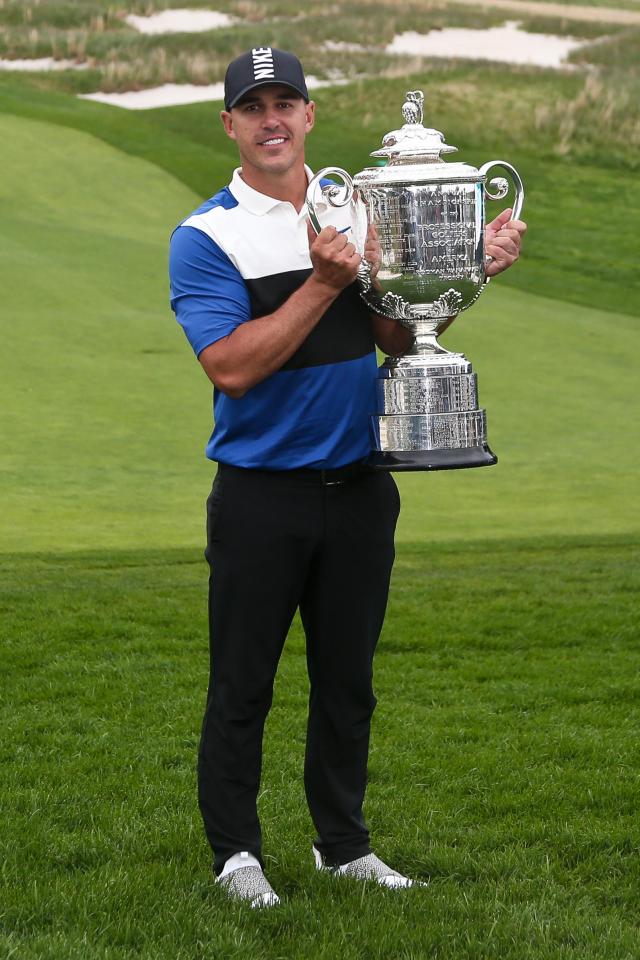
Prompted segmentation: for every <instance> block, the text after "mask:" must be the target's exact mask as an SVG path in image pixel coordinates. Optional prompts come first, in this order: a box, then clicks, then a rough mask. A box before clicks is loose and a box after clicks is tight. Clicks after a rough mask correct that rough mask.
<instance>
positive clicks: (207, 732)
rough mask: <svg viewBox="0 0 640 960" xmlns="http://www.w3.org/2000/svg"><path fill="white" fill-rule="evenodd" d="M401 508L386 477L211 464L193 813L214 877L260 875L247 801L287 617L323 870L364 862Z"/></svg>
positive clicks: (251, 797)
mask: <svg viewBox="0 0 640 960" xmlns="http://www.w3.org/2000/svg"><path fill="white" fill-rule="evenodd" d="M399 508H400V499H399V496H398V491H397V488H396V485H395V482H394V480H393V478H392V477H391V475H390V474H388V473H371V472H362V473H361V474H359V475H358V476H356V477H355V478H352V479H350V480H349V481H347V482H344V483H340V484H336V485H329V486H325V485H323V484H322V483H321V482H320V479H319V474H317V473H315V472H314V473H311V472H309V473H308V474H307V473H306V472H300V471H292V472H270V471H260V470H244V469H240V468H236V467H229V466H225V465H221V466H220V467H219V470H218V473H217V476H216V478H215V480H214V483H213V488H212V491H211V495H210V496H209V499H208V501H207V551H206V555H207V560H208V561H209V564H210V568H211V575H210V581H209V625H210V654H211V661H210V665H211V672H210V681H209V690H208V695H207V705H206V711H205V716H204V721H203V726H202V736H201V742H200V750H199V759H198V783H199V801H200V809H201V812H202V817H203V820H204V825H205V830H206V833H207V838H208V840H209V842H210V844H211V847H212V849H213V851H214V854H215V862H214V868H215V870H216V872H220V870H221V869H222V866H223V864H224V862H225V860H226V859H227V858H228V857H230V856H231V855H232V854H234V853H237V852H238V851H240V850H248V851H250V852H251V853H252V854H254V856H256V857H257V858H258V860H260V862H262V858H261V831H260V822H259V819H258V813H257V807H256V801H257V796H258V789H259V785H260V773H261V761H262V734H263V729H264V723H265V720H266V717H267V714H268V712H269V708H270V706H271V700H272V690H273V681H274V677H275V673H276V669H277V666H278V661H279V658H280V655H281V652H282V647H283V644H284V641H285V638H286V635H287V632H288V630H289V627H290V625H291V621H292V619H293V616H294V614H295V611H296V609H297V608H298V607H299V608H300V614H301V618H302V622H303V625H304V630H305V634H306V640H307V666H308V673H309V682H310V695H309V718H308V727H307V742H306V755H305V770H304V783H305V791H306V796H307V801H308V804H309V810H310V812H311V816H312V819H313V822H314V824H315V827H316V830H317V831H318V840H317V841H316V844H317V846H318V847H319V849H320V851H321V853H322V854H323V856H324V857H325V858H326V861H327V862H328V863H331V864H340V863H346V862H348V861H350V860H353V859H355V858H357V857H360V856H363V855H365V854H366V853H369V852H370V847H369V833H368V830H367V827H366V825H365V822H364V818H363V814H362V803H363V800H364V793H365V787H366V778H367V756H368V750H369V728H370V722H371V716H372V714H373V710H374V707H375V703H376V700H375V697H374V694H373V689H372V673H373V670H372V661H373V654H374V650H375V646H376V642H377V640H378V636H379V633H380V630H381V628H382V623H383V620H384V614H385V609H386V603H387V595H388V588H389V578H390V575H391V568H392V565H393V558H394V546H393V537H394V532H395V526H396V521H397V518H398V512H399Z"/></svg>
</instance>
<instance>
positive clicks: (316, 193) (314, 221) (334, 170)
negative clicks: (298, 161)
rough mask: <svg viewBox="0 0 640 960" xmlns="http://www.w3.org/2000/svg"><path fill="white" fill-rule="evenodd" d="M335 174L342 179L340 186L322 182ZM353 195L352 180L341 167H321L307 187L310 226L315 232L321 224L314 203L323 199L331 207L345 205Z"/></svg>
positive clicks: (320, 227) (317, 231) (319, 229)
mask: <svg viewBox="0 0 640 960" xmlns="http://www.w3.org/2000/svg"><path fill="white" fill-rule="evenodd" d="M332 176H337V177H339V178H340V179H341V180H342V186H341V187H339V186H337V184H335V183H324V184H323V183H322V181H323V180H326V178H327V177H332ZM352 197H353V180H352V179H351V177H350V176H349V174H348V173H347V171H346V170H343V169H342V167H323V168H322V170H320V171H319V172H318V173H316V175H315V177H314V178H313V179H312V180H310V181H309V186H308V187H307V211H308V213H309V220H310V221H311V226H312V227H313V229H314V230H315V232H316V233H320V231H321V230H322V225H321V224H320V221H319V219H318V215H317V213H316V209H315V205H316V204H317V203H318V202H319V201H321V200H323V201H324V202H325V203H329V204H330V205H331V206H332V207H346V205H347V204H348V203H350V202H351V198H352Z"/></svg>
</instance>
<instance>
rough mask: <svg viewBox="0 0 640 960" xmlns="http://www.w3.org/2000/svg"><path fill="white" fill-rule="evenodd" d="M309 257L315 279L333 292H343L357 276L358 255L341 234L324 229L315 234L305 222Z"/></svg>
mask: <svg viewBox="0 0 640 960" xmlns="http://www.w3.org/2000/svg"><path fill="white" fill-rule="evenodd" d="M307 233H308V235H309V256H310V257H311V263H312V264H313V273H314V275H315V278H316V279H317V280H319V281H320V282H321V283H324V284H326V285H327V286H329V287H332V288H333V289H334V290H344V288H345V287H348V286H349V284H350V283H353V281H354V280H355V279H356V277H357V275H358V267H359V266H360V255H359V253H358V252H357V251H356V248H355V247H354V245H353V244H352V243H350V242H349V241H348V240H347V238H346V236H345V235H344V234H343V233H339V232H338V231H337V230H336V228H335V227H325V228H324V229H323V230H321V231H320V233H318V234H316V232H315V230H314V229H313V227H312V226H311V224H310V223H309V222H307Z"/></svg>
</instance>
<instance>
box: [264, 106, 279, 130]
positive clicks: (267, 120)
mask: <svg viewBox="0 0 640 960" xmlns="http://www.w3.org/2000/svg"><path fill="white" fill-rule="evenodd" d="M279 123H280V117H279V116H278V112H277V110H275V109H269V110H265V112H264V114H263V117H262V125H263V126H264V127H268V128H269V129H270V130H271V129H272V128H273V127H277V126H278V124H279Z"/></svg>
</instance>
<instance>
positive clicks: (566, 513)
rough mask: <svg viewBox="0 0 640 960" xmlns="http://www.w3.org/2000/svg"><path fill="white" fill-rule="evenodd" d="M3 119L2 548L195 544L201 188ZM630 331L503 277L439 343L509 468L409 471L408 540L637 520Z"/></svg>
mask: <svg viewBox="0 0 640 960" xmlns="http://www.w3.org/2000/svg"><path fill="white" fill-rule="evenodd" d="M0 128H1V129H2V132H3V138H4V142H5V158H6V166H5V178H4V183H3V189H4V191H5V196H4V217H5V225H6V231H5V235H4V238H3V240H2V264H3V270H4V271H5V272H6V276H7V281H6V282H5V299H4V308H5V316H6V317H7V319H8V320H9V321H10V322H9V323H8V324H7V327H6V331H5V339H4V343H5V350H6V351H7V355H8V356H9V357H10V358H11V364H10V365H9V367H8V369H7V370H6V373H5V377H4V378H3V382H2V385H1V386H0V399H1V401H2V406H1V409H2V413H1V414H0V418H1V420H2V431H3V437H4V451H3V453H4V456H3V463H2V469H1V471H0V489H1V492H2V498H3V503H4V505H5V509H6V511H7V517H8V518H9V523H7V524H5V528H4V530H3V534H2V548H3V549H5V550H44V549H52V550H57V549H65V550H74V549H83V548H91V547H101V546H108V547H112V548H113V547H118V546H131V547H133V546H135V545H138V544H140V543H144V544H146V545H147V546H149V547H151V546H155V547H161V546H165V545H173V546H179V545H184V544H193V545H197V544H200V542H201V539H202V502H203V499H204V497H205V495H206V490H207V487H208V485H209V482H210V475H211V473H212V468H211V465H210V464H208V463H207V461H206V460H205V458H204V456H203V454H202V450H203V447H204V444H205V441H206V439H207V437H208V434H209V432H210V426H211V424H210V402H211V401H210V389H209V385H208V381H207V380H206V378H205V377H204V375H203V374H202V373H201V371H200V369H199V367H198V365H197V364H196V361H195V360H194V358H193V357H192V355H191V353H190V350H189V348H188V346H187V344H186V342H185V341H184V338H183V335H182V333H181V331H180V330H179V328H178V326H177V324H176V323H175V320H174V318H173V315H172V314H171V312H170V310H169V307H168V289H167V280H166V275H165V270H166V245H167V238H168V235H169V232H170V230H171V228H172V226H173V225H174V224H175V223H176V222H178V220H179V219H180V218H181V217H182V216H183V215H185V214H186V213H188V212H189V210H190V209H192V208H193V206H195V205H196V203H197V198H196V197H195V196H194V195H192V194H191V193H190V192H189V191H188V190H187V189H186V188H185V187H183V186H182V185H180V184H179V183H178V182H176V181H175V180H173V179H172V178H170V177H168V176H167V175H166V174H164V173H163V172H162V171H160V170H159V169H158V168H157V167H155V166H152V165H150V164H149V163H147V162H143V161H142V160H139V159H134V158H131V157H127V156H125V155H124V154H122V153H121V152H118V151H116V150H114V149H113V148H110V147H107V146H105V145H104V144H102V143H100V142H99V141H98V140H95V139H94V138H91V137H89V136H87V135H86V134H81V133H76V132H72V131H70V130H65V129H63V128H61V127H57V126H54V125H47V124H42V123H36V122H33V121H27V120H24V119H18V118H14V117H9V116H5V117H2V118H1V119H0ZM26 158H29V160H28V163H29V168H30V172H29V177H28V179H26V180H25V179H24V177H23V170H24V165H25V163H26V162H27V160H26ZM581 173H582V174H583V176H584V182H586V181H587V180H588V179H589V176H588V174H584V171H581ZM596 173H597V171H596ZM606 182H608V180H607V181H606ZM533 207H534V211H533V219H534V222H535V218H536V211H535V204H534V205H533ZM576 215H577V216H580V215H582V216H584V211H579V210H578V209H577V214H576ZM566 229H567V227H566V225H563V224H560V225H559V227H558V234H559V235H562V231H563V230H566ZM627 229H631V227H630V226H627ZM533 246H534V249H535V241H534V244H533ZM571 252H572V251H571V250H570V249H567V250H566V251H565V262H564V276H563V275H562V274H561V273H560V271H559V272H558V283H563V282H564V283H565V284H566V283H567V282H568V279H567V278H568V277H570V276H571V273H570V261H569V256H570V255H571ZM576 261H577V262H576V267H575V269H576V276H577V275H578V273H579V267H580V259H579V256H576ZM609 264H610V266H611V269H612V270H614V269H616V267H617V268H618V269H619V268H620V261H616V258H615V256H614V255H613V251H612V253H611V256H610V258H609V259H606V260H605V261H604V262H603V264H602V271H603V272H602V273H601V274H598V273H596V272H595V270H594V275H593V276H592V277H591V278H588V279H589V282H591V284H592V285H593V288H594V289H595V287H596V286H597V284H598V283H599V282H601V283H606V268H607V265H609ZM518 269H520V268H518ZM529 269H530V268H529ZM526 270H527V266H526V265H524V266H523V272H526ZM534 270H535V266H534ZM514 272H515V271H514ZM540 275H541V276H542V277H544V274H543V273H542V271H541V272H540ZM548 276H550V277H553V273H552V268H550V269H549V274H548ZM534 277H535V274H534ZM528 282H529V283H530V284H531V286H532V287H533V288H534V289H535V288H536V287H535V282H534V278H531V279H530V280H529V281H528ZM583 282H585V283H587V279H585V280H584V281H583ZM576 283H577V281H576ZM539 286H540V287H542V289H545V290H547V291H548V290H549V288H550V287H551V286H552V280H547V283H546V284H545V285H543V283H542V281H540V283H539ZM635 328H636V324H635V320H634V319H633V318H632V317H630V316H625V315H623V314H615V313H604V312H602V311H597V310H589V309H586V308H583V307H576V306H573V305H571V304H569V303H562V302H561V301H558V300H550V299H544V298H541V297H537V296H530V295H528V294H526V293H523V292H520V291H516V290H514V289H512V288H509V287H507V286H506V285H505V284H504V283H502V282H501V281H496V282H494V283H492V284H491V285H490V287H489V289H488V290H487V291H486V292H485V293H484V294H483V297H482V298H481V300H480V301H479V303H478V304H477V305H476V306H474V308H473V310H472V311H470V312H469V313H467V314H465V315H464V316H462V317H460V318H459V320H458V321H457V322H456V323H455V324H454V326H453V327H452V328H451V331H450V333H449V334H448V336H447V340H446V342H447V343H448V344H449V345H451V346H452V347H453V348H454V349H461V350H463V351H464V352H465V353H467V355H468V356H469V357H470V358H471V360H472V362H473V363H474V365H475V368H476V369H477V371H478V374H479V384H480V391H481V399H482V402H483V404H484V405H485V406H486V408H487V410H488V417H489V431H490V441H491V444H492V445H493V446H494V447H495V449H496V451H497V452H498V454H499V456H500V464H499V465H498V466H497V467H495V468H491V469H489V470H480V471H463V472H456V473H454V474H440V475H431V476H424V475H412V476H408V477H403V478H401V481H400V482H401V485H402V488H403V490H404V491H405V492H406V494H407V508H406V510H405V511H404V513H403V517H402V522H401V526H400V531H399V535H400V537H401V538H409V539H413V538H414V537H415V530H416V529H421V530H424V531H425V533H426V532H427V531H428V535H429V537H430V538H436V539H438V538H439V539H445V540H447V539H451V538H452V537H453V538H455V537H463V538H467V537H487V536H495V537H502V536H523V535H530V534H535V533H537V532H541V531H544V532H547V531H557V530H563V531H565V532H567V533H572V534H573V533H587V532H593V533H598V534H600V533H605V532H608V531H611V532H623V531H625V530H638V529H639V527H640V517H639V515H638V511H637V501H636V499H635V453H634V451H633V448H632V446H631V445H630V444H629V434H628V422H629V416H630V415H632V412H633V411H634V410H635V409H636V400H635V399H634V397H633V396H631V395H630V392H629V386H628V385H629V384H630V383H631V382H632V380H633V377H634V375H635V374H634V369H635V368H634V360H633V356H634V344H635V341H636V329H635ZM603 351H604V352H603ZM434 503H437V515H438V519H437V522H436V521H435V519H434V516H433V504H434ZM567 503H571V509H570V510H567Z"/></svg>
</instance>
